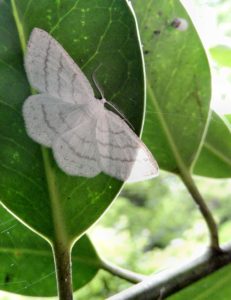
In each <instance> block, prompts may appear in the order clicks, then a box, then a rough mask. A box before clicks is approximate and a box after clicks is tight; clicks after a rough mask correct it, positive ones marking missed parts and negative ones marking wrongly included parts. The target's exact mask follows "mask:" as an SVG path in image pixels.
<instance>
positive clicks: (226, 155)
mask: <svg viewBox="0 0 231 300" xmlns="http://www.w3.org/2000/svg"><path fill="white" fill-rule="evenodd" d="M193 173H194V174H196V175H200V176H207V177H214V178H230V177H231V130H230V128H229V127H228V124H227V121H226V122H225V120H224V119H222V118H221V117H219V116H218V115H217V114H216V113H215V112H212V115H211V120H210V123H209V128H208V131H207V134H206V138H205V141H204V144H203V147H202V149H201V153H200V155H199V158H198V160H197V162H196V165H195V167H194V170H193Z"/></svg>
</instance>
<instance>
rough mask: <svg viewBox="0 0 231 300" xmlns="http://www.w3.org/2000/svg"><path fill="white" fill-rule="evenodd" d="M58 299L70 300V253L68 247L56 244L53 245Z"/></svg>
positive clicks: (71, 296) (71, 294)
mask: <svg viewBox="0 0 231 300" xmlns="http://www.w3.org/2000/svg"><path fill="white" fill-rule="evenodd" d="M53 253H54V259H55V266H56V277H57V287H58V295H59V300H72V299H73V292H72V276H71V254H70V249H69V247H65V246H63V245H62V244H56V245H54V247H53Z"/></svg>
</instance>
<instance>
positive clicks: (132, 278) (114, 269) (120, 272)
mask: <svg viewBox="0 0 231 300" xmlns="http://www.w3.org/2000/svg"><path fill="white" fill-rule="evenodd" d="M100 262H101V265H100V267H101V268H102V269H104V270H105V271H108V272H109V273H111V274H113V275H115V276H118V277H120V278H122V279H125V280H127V281H129V282H131V283H139V282H141V281H143V280H145V279H147V278H148V276H145V275H142V274H138V273H135V272H132V271H130V270H126V269H123V268H121V267H118V266H116V265H113V264H111V263H110V262H108V261H105V260H102V259H101V261H100Z"/></svg>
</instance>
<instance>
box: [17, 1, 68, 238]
mask: <svg viewBox="0 0 231 300" xmlns="http://www.w3.org/2000/svg"><path fill="white" fill-rule="evenodd" d="M11 6H12V13H13V17H14V20H15V24H16V28H17V31H18V34H19V41H20V45H21V48H22V53H23V54H24V53H25V51H26V38H25V34H24V29H23V25H22V23H21V22H20V18H19V14H18V11H17V7H16V4H15V0H11ZM31 92H32V93H33V90H32V89H31ZM48 151H49V150H48V149H47V148H45V147H43V146H41V152H42V153H41V155H42V160H43V164H44V171H45V175H46V181H47V188H48V193H49V196H50V200H51V201H50V202H51V212H52V219H53V224H54V233H55V239H56V240H57V242H59V243H61V244H67V240H68V237H67V233H66V230H65V226H64V220H63V216H62V211H61V208H60V205H59V192H58V190H57V188H56V185H55V176H54V173H53V171H52V168H51V164H50V160H49V152H48ZM49 241H50V242H51V243H52V242H54V241H52V240H50V239H49Z"/></svg>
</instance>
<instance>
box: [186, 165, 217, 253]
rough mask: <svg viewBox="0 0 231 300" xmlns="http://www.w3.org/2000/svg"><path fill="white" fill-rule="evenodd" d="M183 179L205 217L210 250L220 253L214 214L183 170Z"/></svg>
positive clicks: (189, 176) (187, 173)
mask: <svg viewBox="0 0 231 300" xmlns="http://www.w3.org/2000/svg"><path fill="white" fill-rule="evenodd" d="M180 176H181V179H182V181H183V182H184V184H185V186H186V187H187V189H188V191H189V193H190V194H191V196H192V198H193V199H194V201H195V202H196V204H197V206H198V208H199V210H200V212H201V214H202V215H203V217H204V220H205V222H206V224H207V227H208V230H209V235H210V248H211V250H212V251H215V252H217V251H218V252H219V251H221V250H220V246H219V237H218V230H217V225H216V222H215V220H214V218H213V215H212V213H211V212H210V210H209V208H208V206H207V205H206V203H205V201H204V199H203V197H202V196H201V194H200V192H199V191H198V189H197V187H196V185H195V183H194V181H193V179H192V177H191V175H190V174H189V172H188V171H187V170H186V171H185V170H181V174H180Z"/></svg>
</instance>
